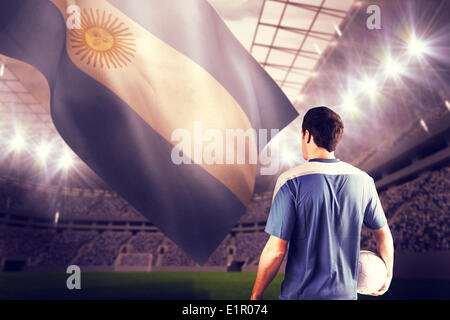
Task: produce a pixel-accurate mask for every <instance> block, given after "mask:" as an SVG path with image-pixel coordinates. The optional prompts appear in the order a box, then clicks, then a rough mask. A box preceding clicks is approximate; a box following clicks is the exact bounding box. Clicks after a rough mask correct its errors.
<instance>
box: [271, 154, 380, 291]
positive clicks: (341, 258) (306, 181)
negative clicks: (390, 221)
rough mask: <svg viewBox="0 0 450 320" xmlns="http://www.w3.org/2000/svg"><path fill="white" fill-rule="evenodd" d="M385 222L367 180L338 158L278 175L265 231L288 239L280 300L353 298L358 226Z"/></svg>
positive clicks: (375, 227) (373, 225)
mask: <svg viewBox="0 0 450 320" xmlns="http://www.w3.org/2000/svg"><path fill="white" fill-rule="evenodd" d="M363 222H364V223H365V224H366V225H368V226H369V227H370V228H373V229H377V228H379V227H381V226H382V225H384V223H385V218H384V212H383V211H382V208H381V205H380V204H379V200H378V196H377V194H376V190H375V186H374V182H373V179H372V178H371V177H370V176H368V175H367V174H366V173H365V172H363V171H361V170H359V169H357V168H355V167H353V166H351V165H350V164H348V163H345V162H342V161H339V160H338V159H313V160H310V161H309V162H307V163H305V164H303V165H301V166H299V167H296V168H293V169H291V170H288V171H287V172H285V173H284V174H282V175H281V176H280V178H279V179H278V182H277V186H276V188H275V192H274V198H273V203H272V208H271V213H270V216H269V220H268V222H267V227H266V231H267V232H269V233H270V234H272V235H275V236H278V237H280V238H283V239H285V240H289V251H288V261H287V265H286V273H285V281H284V282H283V285H282V290H281V296H280V298H281V299H355V298H356V297H357V295H356V284H357V272H358V258H359V243H360V234H361V225H362V223H363Z"/></svg>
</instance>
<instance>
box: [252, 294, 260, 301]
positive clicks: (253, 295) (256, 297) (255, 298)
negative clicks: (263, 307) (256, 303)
mask: <svg viewBox="0 0 450 320" xmlns="http://www.w3.org/2000/svg"><path fill="white" fill-rule="evenodd" d="M250 300H263V296H262V294H259V295H256V294H252V296H251V297H250Z"/></svg>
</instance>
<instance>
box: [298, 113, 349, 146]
mask: <svg viewBox="0 0 450 320" xmlns="http://www.w3.org/2000/svg"><path fill="white" fill-rule="evenodd" d="M306 130H308V131H309V134H310V139H311V135H312V136H313V137H314V142H315V143H316V145H317V146H318V147H321V148H325V149H327V150H328V152H333V151H334V150H336V147H337V145H338V143H339V141H340V140H341V138H342V135H343V134H344V123H343V122H342V119H341V117H340V116H339V115H338V114H337V113H336V112H334V111H333V110H331V109H330V108H327V107H316V108H312V109H310V110H308V112H307V113H306V114H305V116H304V118H303V124H302V131H303V134H305V132H306ZM308 142H309V141H308Z"/></svg>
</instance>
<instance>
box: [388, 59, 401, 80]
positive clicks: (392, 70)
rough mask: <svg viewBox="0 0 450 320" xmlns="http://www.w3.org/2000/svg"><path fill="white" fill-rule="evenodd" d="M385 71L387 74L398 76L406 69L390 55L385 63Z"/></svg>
mask: <svg viewBox="0 0 450 320" xmlns="http://www.w3.org/2000/svg"><path fill="white" fill-rule="evenodd" d="M384 72H385V73H386V75H387V76H389V77H392V78H396V77H398V76H399V75H400V74H402V73H403V72H404V70H403V66H402V64H401V63H400V62H398V61H396V60H394V59H392V58H391V57H389V58H388V59H387V60H386V62H385V64H384Z"/></svg>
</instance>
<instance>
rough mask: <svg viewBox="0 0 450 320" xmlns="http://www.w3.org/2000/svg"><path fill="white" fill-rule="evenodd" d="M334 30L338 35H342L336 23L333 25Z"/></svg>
mask: <svg viewBox="0 0 450 320" xmlns="http://www.w3.org/2000/svg"><path fill="white" fill-rule="evenodd" d="M334 30H336V33H337V35H338V36H339V37H342V31H341V29H340V28H339V27H338V26H337V25H336V24H335V25H334Z"/></svg>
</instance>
